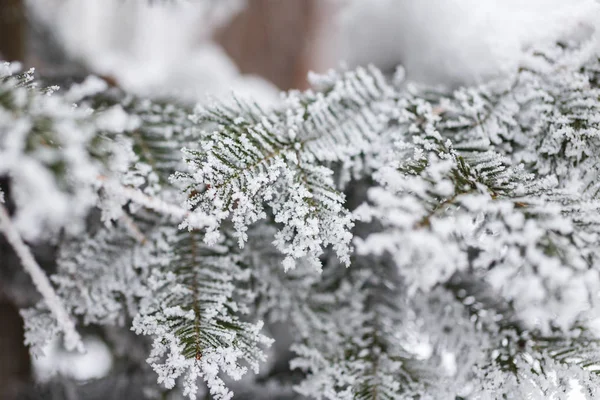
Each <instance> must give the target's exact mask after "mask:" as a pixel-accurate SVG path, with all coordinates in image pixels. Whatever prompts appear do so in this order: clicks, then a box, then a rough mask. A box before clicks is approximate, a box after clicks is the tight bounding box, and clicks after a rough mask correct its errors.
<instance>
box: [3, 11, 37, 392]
mask: <svg viewBox="0 0 600 400" xmlns="http://www.w3.org/2000/svg"><path fill="white" fill-rule="evenodd" d="M25 18H26V16H25V7H24V4H23V1H22V0H0V59H1V60H4V61H23V60H24V59H25V54H26V47H25V45H26V43H25V40H26V39H25V36H26V26H27V24H26V19H25ZM0 183H2V182H0ZM4 183H6V182H4ZM1 241H2V238H1V237H0V242H1ZM8 252H9V251H8V249H7V248H6V246H3V244H2V243H0V276H6V275H7V272H8V270H9V269H11V265H8V264H9V263H12V261H11V260H14V259H13V258H12V257H10V255H9V254H8ZM2 286H3V285H0V399H3V400H17V399H19V398H20V393H22V391H23V389H24V388H25V386H26V385H27V383H28V382H29V380H30V376H31V361H30V359H29V352H28V350H27V348H26V347H25V345H24V344H23V340H24V337H23V320H22V318H21V316H20V315H19V310H18V308H17V306H16V305H15V304H14V302H12V301H11V299H9V297H8V296H6V293H3V292H4V290H3V287H2Z"/></svg>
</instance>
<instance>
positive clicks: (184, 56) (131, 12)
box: [0, 0, 600, 400]
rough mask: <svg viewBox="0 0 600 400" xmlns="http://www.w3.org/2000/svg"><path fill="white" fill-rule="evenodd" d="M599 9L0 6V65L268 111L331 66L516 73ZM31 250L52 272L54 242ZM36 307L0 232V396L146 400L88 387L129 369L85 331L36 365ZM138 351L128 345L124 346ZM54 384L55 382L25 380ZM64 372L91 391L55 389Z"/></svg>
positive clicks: (488, 4) (484, 75) (50, 1)
mask: <svg viewBox="0 0 600 400" xmlns="http://www.w3.org/2000/svg"><path fill="white" fill-rule="evenodd" d="M598 7H599V6H598V3H597V2H596V1H595V0H569V1H564V0H529V1H525V0H503V1H500V0H418V1H416V0H0V60H5V61H18V62H21V63H22V64H23V67H24V68H26V69H27V68H30V67H34V68H35V69H36V72H37V74H38V75H39V76H40V77H42V78H43V80H44V82H47V83H48V84H58V85H61V86H63V87H64V86H68V85H69V84H71V83H73V82H79V81H81V80H83V79H84V78H85V77H86V76H87V75H89V74H95V75H98V76H101V77H103V78H104V79H105V80H107V81H108V82H109V83H110V84H111V85H114V86H118V87H120V88H122V89H124V90H126V91H128V92H131V93H134V94H136V95H138V96H144V97H152V98H169V99H173V100H175V101H181V102H185V103H189V104H194V103H196V102H202V101H205V100H206V99H207V96H216V97H222V96H228V95H230V93H232V92H235V93H236V95H238V96H247V97H251V98H252V99H254V100H255V101H258V102H260V103H264V104H267V105H272V104H276V102H277V99H278V98H279V92H280V91H281V90H290V89H307V88H309V82H308V80H307V75H308V72H309V71H316V72H325V71H327V70H328V69H329V68H352V67H355V66H358V65H366V64H374V65H375V66H377V67H379V68H380V69H382V70H383V71H384V72H385V73H387V74H389V75H393V74H394V73H396V71H397V68H398V65H402V66H403V71H402V74H405V75H406V77H407V79H409V80H412V81H416V82H421V83H425V84H432V85H445V86H447V87H456V86H458V85H463V84H476V83H481V82H484V81H486V80H488V79H492V78H495V77H498V76H503V75H507V74H511V73H514V72H516V71H517V70H518V67H519V66H520V65H522V64H524V63H526V62H527V54H528V51H529V50H530V49H531V48H536V47H538V46H539V47H543V46H547V45H551V44H553V43H556V42H557V41H564V40H572V39H578V40H580V39H582V38H584V39H585V38H590V39H593V38H595V37H597V36H598V32H597V30H596V28H597V27H598V26H600V24H599V23H598V22H599V21H600V20H599V18H598V15H599V10H598ZM35 252H36V256H37V258H38V260H39V261H40V263H41V264H42V265H43V266H44V267H45V268H46V269H47V270H48V271H50V272H51V271H52V269H53V268H54V266H53V262H54V261H53V260H54V249H53V248H52V246H49V245H44V244H38V245H37V246H36V247H35ZM35 300H36V294H35V291H34V290H33V289H32V288H31V285H30V282H29V281H28V278H27V277H26V276H24V275H23V274H22V273H21V270H20V268H19V263H18V260H16V259H15V257H14V255H12V254H11V253H10V252H9V250H8V246H7V245H6V244H5V243H4V242H3V241H2V238H0V399H2V400H4V399H7V400H8V399H17V398H18V399H21V398H31V399H34V398H35V399H48V398H52V399H54V398H56V399H79V398H85V399H92V398H94V399H95V398H98V399H117V398H139V396H141V394H140V393H135V392H132V390H135V389H134V388H135V387H140V386H141V385H134V384H132V382H131V381H122V380H112V381H110V384H107V383H106V381H102V380H99V381H96V380H94V379H95V378H103V377H106V376H108V375H110V374H111V373H114V370H115V368H117V366H119V367H118V368H127V367H123V366H122V365H121V364H119V363H118V362H117V360H115V359H114V354H118V352H115V351H114V349H111V350H110V351H109V350H108V347H107V344H106V341H105V340H100V339H98V337H99V335H98V334H97V332H94V331H93V329H91V330H90V332H87V333H88V336H87V339H86V345H87V348H88V352H87V354H84V355H77V354H67V353H65V352H64V351H62V350H61V349H60V348H59V347H58V346H57V345H52V346H50V347H49V348H48V350H47V352H46V353H47V354H46V357H43V358H37V359H31V358H30V356H29V353H28V351H27V349H26V348H25V346H24V345H23V329H22V321H21V318H20V316H19V313H18V309H19V308H21V307H26V306H30V305H32V304H33V303H34V302H35ZM102 335H103V336H104V337H106V336H110V332H108V333H107V332H103V333H102ZM135 347H136V343H135V338H132V342H131V343H129V344H128V345H127V351H129V352H132V351H133V350H132V349H135ZM143 354H144V352H143V351H140V357H142V358H143ZM141 361H143V360H141ZM56 374H58V375H56ZM52 377H54V378H52ZM51 378H52V384H49V385H50V386H48V385H46V386H39V387H36V386H35V385H32V384H33V383H34V382H38V383H39V382H45V381H46V382H49V381H50V379H51ZM71 378H72V379H75V380H79V381H80V382H85V383H86V385H87V386H85V387H86V388H88V389H81V388H82V387H84V386H78V387H77V388H76V389H75V388H73V386H70V385H68V384H66V383H63V381H62V380H63V379H64V380H65V381H66V380H69V379H71ZM131 379H133V378H131ZM140 379H143V378H140ZM99 385H100V386H99ZM33 387H35V389H32V388H33ZM57 387H58V389H57ZM81 390H84V392H81ZM85 390H87V391H85ZM81 393H86V395H82V394H81ZM94 396H95V397H94Z"/></svg>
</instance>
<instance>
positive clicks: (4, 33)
mask: <svg viewBox="0 0 600 400" xmlns="http://www.w3.org/2000/svg"><path fill="white" fill-rule="evenodd" d="M25 34H26V21H25V7H24V5H23V1H22V0H0V59H3V60H5V61H23V59H24V58H25Z"/></svg>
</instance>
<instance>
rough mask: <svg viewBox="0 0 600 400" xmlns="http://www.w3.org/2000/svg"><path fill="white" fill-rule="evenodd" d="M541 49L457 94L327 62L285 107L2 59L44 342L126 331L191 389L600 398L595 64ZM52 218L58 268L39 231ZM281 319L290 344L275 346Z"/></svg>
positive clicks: (155, 363) (575, 50) (16, 234)
mask: <svg viewBox="0 0 600 400" xmlns="http://www.w3.org/2000/svg"><path fill="white" fill-rule="evenodd" d="M530 61H531V62H530V63H528V64H527V65H526V66H524V67H523V68H522V69H521V70H520V71H519V72H518V73H516V74H514V75H513V76H511V77H509V78H507V79H502V80H500V81H494V82H490V83H487V84H485V85H483V86H478V87H469V88H461V89H458V90H456V91H454V92H444V91H441V90H438V89H435V90H434V89H431V88H429V87H425V86H418V85H413V84H410V83H406V82H402V74H401V73H400V72H399V73H398V74H397V75H396V76H395V77H394V78H393V79H388V78H387V77H385V76H384V75H383V74H382V73H381V72H379V71H378V70H377V69H375V68H367V69H363V68H359V69H356V70H355V71H346V72H340V73H337V72H331V73H330V74H328V75H326V76H320V77H314V82H315V89H314V90H310V91H307V92H303V93H300V92H291V93H288V94H287V95H286V96H284V97H283V99H282V101H281V103H280V104H279V105H278V106H276V107H274V108H272V109H262V108H260V107H259V106H257V105H255V104H251V103H247V102H244V101H241V100H239V101H226V102H222V103H219V102H216V103H214V104H211V105H208V106H203V107H199V108H197V109H195V110H189V109H187V108H186V107H184V106H180V105H178V104H169V103H165V102H153V101H149V100H141V99H138V98H135V97H131V96H127V95H125V94H123V93H121V92H119V91H117V90H115V89H110V90H109V89H105V88H104V87H103V86H102V85H101V84H99V81H97V80H93V79H92V80H90V81H88V82H87V83H86V84H85V85H84V86H83V87H74V88H72V89H71V90H70V91H66V92H64V93H61V92H58V93H54V94H52V95H49V94H48V92H49V91H48V90H44V89H41V88H37V87H35V86H32V85H31V84H30V83H31V82H30V80H31V79H30V75H28V74H25V75H15V74H14V71H8V72H7V73H6V74H5V77H4V78H3V80H2V81H1V85H0V89H1V90H2V92H0V107H1V108H0V118H1V119H0V123H1V125H0V175H2V176H7V177H8V178H9V183H10V186H9V188H10V191H7V193H5V194H4V197H5V201H6V203H2V204H0V207H1V208H0V211H1V213H0V229H1V230H2V232H3V234H4V236H6V237H7V239H8V240H9V243H10V244H11V245H13V247H15V250H16V251H17V253H18V254H19V255H20V256H21V258H22V260H23V265H24V267H25V269H26V270H27V272H29V273H30V274H31V275H32V277H34V281H35V282H36V284H37V285H38V287H39V289H40V292H41V294H42V296H43V300H42V301H41V302H40V304H39V305H38V306H37V307H36V308H33V309H30V310H26V311H24V312H23V315H24V316H25V318H26V324H27V342H28V343H29V344H31V345H32V346H33V347H34V348H35V347H36V346H39V345H41V344H43V343H44V342H45V341H47V340H48V339H49V336H50V335H53V334H55V333H57V332H63V333H64V335H65V337H66V338H67V339H68V342H69V343H73V342H74V340H72V339H74V335H76V332H75V330H74V327H73V322H72V321H73V319H76V320H77V321H78V322H79V323H80V324H81V325H115V326H126V327H131V329H132V330H133V331H134V332H135V333H136V334H138V335H141V336H150V337H151V342H149V343H148V354H149V355H148V359H147V361H148V363H149V364H150V366H151V367H152V369H153V370H154V371H155V372H156V373H157V374H158V381H159V383H161V384H162V385H163V386H164V387H166V388H167V389H171V388H174V387H176V386H177V385H181V386H182V389H183V391H182V393H183V394H184V395H185V396H189V397H190V398H195V397H196V396H197V395H198V394H200V393H203V392H206V393H210V395H212V396H213V398H216V399H228V398H231V396H232V395H233V392H232V388H237V387H240V386H241V387H243V386H244V385H246V387H249V388H252V389H248V391H249V392H252V393H257V392H258V391H257V389H256V388H257V387H264V388H265V393H267V392H268V391H270V390H273V391H276V389H274V388H282V387H287V388H288V392H287V393H288V394H289V388H293V390H294V393H295V395H297V396H298V397H308V398H314V399H373V400H375V399H417V398H418V399H441V398H450V397H451V398H472V399H487V398H490V399H491V398H515V399H518V398H539V399H549V398H557V399H558V398H566V396H567V393H568V392H569V391H570V390H571V385H572V384H573V382H577V384H578V385H579V386H578V387H581V388H583V393H584V395H585V396H587V398H590V399H593V398H596V397H597V396H598V395H599V394H598V387H599V386H598V385H599V384H600V381H599V380H598V378H597V371H598V367H599V366H600V365H599V364H598V360H599V357H600V349H599V348H598V341H599V340H600V332H598V330H597V321H598V315H597V311H598V309H599V308H598V300H599V299H598V294H599V293H600V292H599V289H600V276H599V273H600V250H599V249H600V217H599V215H600V214H599V213H600V198H599V193H600V192H599V190H600V186H599V183H598V176H599V174H600V159H599V157H600V155H599V154H600V114H599V111H600V100H599V99H600V59H599V58H598V57H597V56H596V55H595V53H594V52H592V51H591V50H590V48H588V47H586V46H585V45H582V46H578V47H573V46H567V45H560V46H557V47H553V48H550V49H548V50H545V51H543V52H538V53H536V54H532V56H531V58H530ZM6 68H12V67H10V66H7V67H6ZM73 103H75V104H76V106H75V105H73ZM32 171H33V172H32ZM32 193H35V194H36V196H32V195H31V194H32ZM39 196H41V198H42V200H36V199H39ZM8 203H10V204H11V207H12V208H14V213H13V214H12V216H9V213H8V209H9V207H8V206H7V204H8ZM13 206H14V207H13ZM90 214H91V216H90ZM86 216H88V218H87V223H86ZM50 228H51V230H50ZM45 232H53V233H54V234H55V235H56V233H57V232H60V237H58V238H57V239H56V241H57V242H58V243H59V247H60V252H59V257H58V269H57V271H56V273H55V274H54V275H53V276H52V277H51V281H52V285H50V284H49V282H48V279H47V278H46V277H45V275H43V273H42V271H41V270H40V268H39V266H37V265H36V264H35V260H34V259H33V257H31V255H30V254H29V255H27V254H28V253H27V247H26V245H25V243H24V242H23V238H25V239H31V238H37V237H40V235H41V233H45ZM44 278H45V279H46V280H45V281H44ZM263 321H264V322H263ZM282 323H283V324H284V325H285V326H287V327H288V331H289V336H290V337H289V338H286V337H285V336H286V335H274V336H275V339H276V340H286V339H287V340H289V341H290V342H292V343H291V350H292V351H293V353H294V354H295V355H294V356H289V355H282V354H277V353H276V352H273V351H270V350H269V349H268V347H269V345H270V344H271V339H269V338H268V337H267V335H268V334H269V332H275V331H276V330H275V328H274V326H276V325H277V324H280V325H281V324H282ZM265 325H266V328H264V327H265ZM142 340H143V339H142V338H140V341H142ZM275 346H277V344H276V345H275ZM267 356H270V357H271V358H274V360H273V361H272V362H271V364H265V363H264V361H265V359H266V358H267ZM286 357H287V359H286ZM289 359H292V361H291V365H290V367H291V368H290V370H289V371H286V372H285V373H283V375H284V376H282V373H281V370H280V369H279V370H277V368H280V367H277V368H276V367H275V366H274V365H277V363H278V362H280V360H283V361H284V362H286V361H288V360H289ZM259 367H260V368H262V369H263V372H259ZM265 368H266V369H267V371H266V373H265V372H264V369H265ZM249 370H252V371H253V372H254V373H255V374H257V375H256V377H255V378H254V379H253V378H250V377H245V378H244V380H242V381H241V383H236V382H232V381H238V380H240V379H242V377H243V376H244V375H248V374H247V372H248V371H249ZM200 378H201V379H202V380H204V382H205V384H206V389H207V390H206V391H205V390H204V388H203V387H202V388H201V387H199V386H198V385H199V381H200ZM236 385H237V386H236ZM234 390H237V389H234ZM277 390H279V389H277ZM283 392H284V390H283V389H281V391H278V392H277V393H283ZM274 396H275V395H274Z"/></svg>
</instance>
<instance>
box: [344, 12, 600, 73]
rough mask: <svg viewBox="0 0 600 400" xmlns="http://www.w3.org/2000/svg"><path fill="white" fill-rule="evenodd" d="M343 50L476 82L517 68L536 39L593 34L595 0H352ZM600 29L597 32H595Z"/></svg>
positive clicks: (364, 60)
mask: <svg viewBox="0 0 600 400" xmlns="http://www.w3.org/2000/svg"><path fill="white" fill-rule="evenodd" d="M346 2H347V3H348V4H347V5H346V7H345V8H344V10H343V12H342V14H341V15H340V21H339V27H338V29H339V31H338V34H339V39H338V47H339V48H340V50H339V57H340V59H342V60H346V61H347V62H348V64H349V65H350V66H354V65H364V64H368V63H373V64H375V65H376V66H378V67H380V68H382V69H384V70H389V71H390V72H392V71H393V70H394V68H395V67H396V65H397V64H400V63H401V64H403V65H404V67H405V69H406V72H407V76H408V78H409V79H411V80H416V81H421V82H425V83H432V84H440V83H449V84H457V83H476V82H480V81H482V80H485V79H488V78H490V77H494V76H496V75H498V74H504V73H510V72H512V71H514V70H515V69H516V68H517V67H518V65H519V63H520V62H521V60H522V59H523V57H524V51H525V50H526V49H528V48H530V47H531V46H533V45H535V46H543V45H546V44H550V43H552V42H554V41H556V40H561V39H568V38H572V37H574V36H579V37H582V36H584V37H585V36H591V35H592V34H594V28H595V27H597V26H600V25H599V22H600V19H599V13H600V4H598V3H597V2H596V1H595V0H568V1H564V0H526V1H524V0H418V1H415V0H347V1H346ZM596 34H597V33H596Z"/></svg>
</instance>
